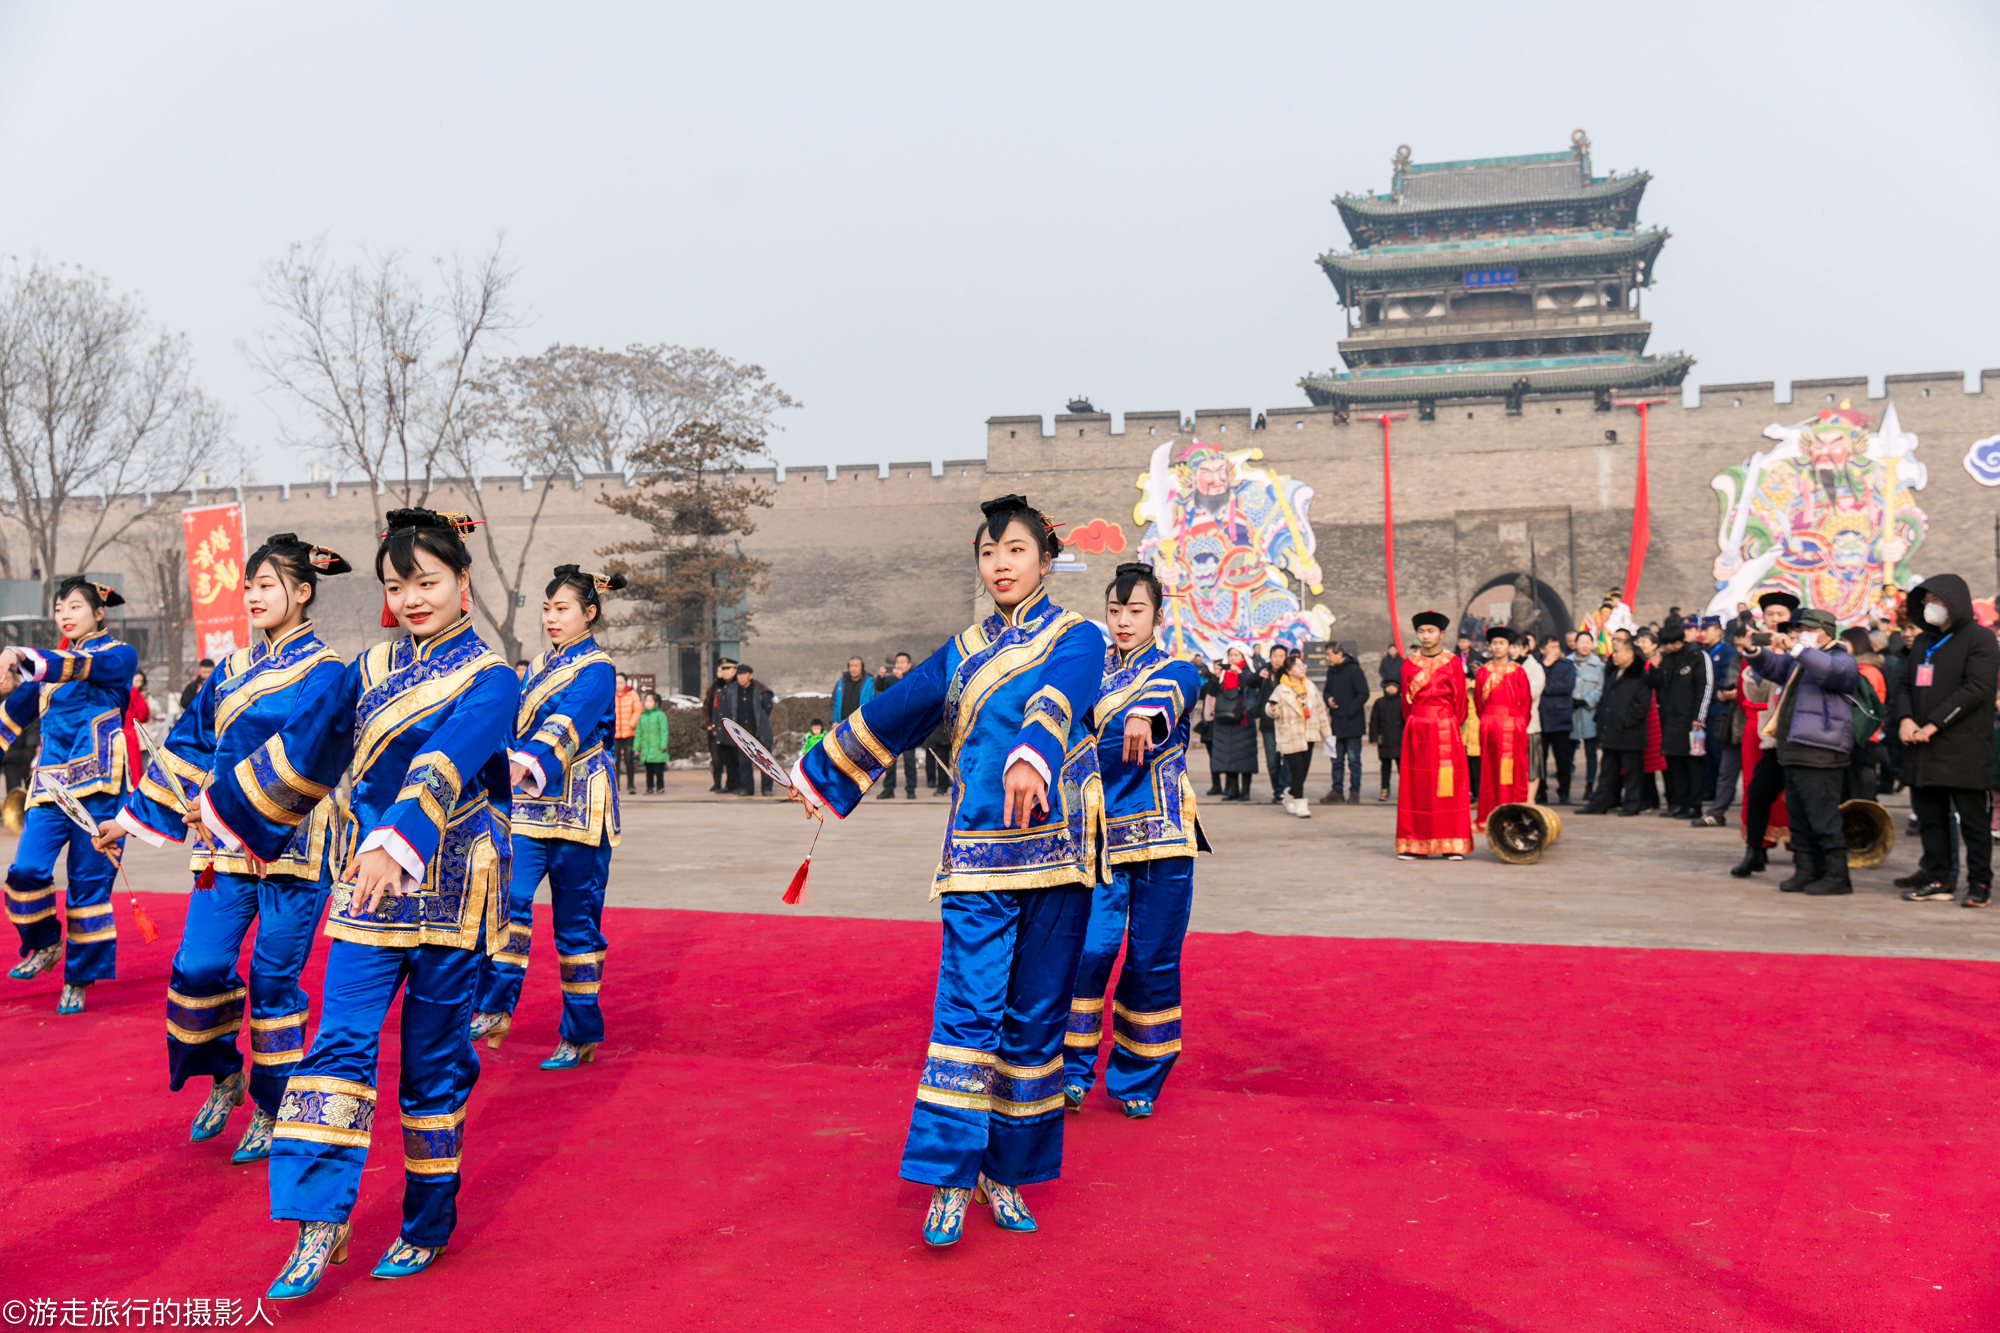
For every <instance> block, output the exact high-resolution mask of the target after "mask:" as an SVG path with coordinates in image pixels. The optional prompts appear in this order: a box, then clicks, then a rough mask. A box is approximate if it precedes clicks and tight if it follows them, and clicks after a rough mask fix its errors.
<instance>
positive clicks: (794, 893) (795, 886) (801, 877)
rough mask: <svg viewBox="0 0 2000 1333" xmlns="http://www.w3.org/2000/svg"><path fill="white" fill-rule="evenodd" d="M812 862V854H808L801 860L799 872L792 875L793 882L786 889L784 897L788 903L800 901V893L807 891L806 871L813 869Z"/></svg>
mask: <svg viewBox="0 0 2000 1333" xmlns="http://www.w3.org/2000/svg"><path fill="white" fill-rule="evenodd" d="M812 863H813V859H812V858H811V857H810V856H808V857H807V858H806V859H805V860H803V861H801V862H799V869H798V873H797V874H795V875H793V876H792V882H791V884H790V886H789V887H787V888H786V889H785V896H784V899H783V901H784V902H787V903H797V902H798V900H799V895H800V894H801V893H803V892H805V887H806V872H807V871H809V870H811V869H812Z"/></svg>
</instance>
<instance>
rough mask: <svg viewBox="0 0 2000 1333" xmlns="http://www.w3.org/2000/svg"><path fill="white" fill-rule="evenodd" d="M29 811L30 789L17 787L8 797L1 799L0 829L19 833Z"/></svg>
mask: <svg viewBox="0 0 2000 1333" xmlns="http://www.w3.org/2000/svg"><path fill="white" fill-rule="evenodd" d="M27 813H28V789H27V788H26V787H16V788H14V790H12V791H10V792H8V793H7V799H6V800H4V801H0V829H5V830H6V831H7V832H9V833H19V832H20V831H21V825H22V823H23V822H24V821H25V820H26V818H27Z"/></svg>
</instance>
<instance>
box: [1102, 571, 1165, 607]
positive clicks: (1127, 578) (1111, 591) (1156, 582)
mask: <svg viewBox="0 0 2000 1333" xmlns="http://www.w3.org/2000/svg"><path fill="white" fill-rule="evenodd" d="M1141 584H1144V585H1145V586H1146V587H1148V588H1150V589H1152V592H1153V611H1154V613H1155V614H1156V615H1158V614H1161V613H1163V612H1164V611H1165V610H1166V605H1167V598H1166V594H1165V593H1164V592H1162V591H1161V590H1160V576H1159V575H1158V574H1155V573H1154V572H1153V567H1152V566H1151V565H1146V564H1137V563H1134V564H1129V565H1120V566H1118V573H1117V574H1116V575H1115V576H1114V577H1113V578H1112V580H1111V582H1109V583H1107V584H1105V585H1104V596H1105V599H1106V600H1107V601H1113V602H1126V603H1129V602H1130V601H1131V600H1132V590H1133V589H1134V588H1136V587H1138V586H1140V585H1141Z"/></svg>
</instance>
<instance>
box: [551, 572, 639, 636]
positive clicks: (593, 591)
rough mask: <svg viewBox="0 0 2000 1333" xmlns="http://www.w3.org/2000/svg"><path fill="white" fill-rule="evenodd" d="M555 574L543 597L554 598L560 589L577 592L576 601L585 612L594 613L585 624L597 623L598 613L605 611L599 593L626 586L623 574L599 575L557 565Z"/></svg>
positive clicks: (588, 616) (613, 590) (614, 590)
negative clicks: (598, 596)
mask: <svg viewBox="0 0 2000 1333" xmlns="http://www.w3.org/2000/svg"><path fill="white" fill-rule="evenodd" d="M555 573H556V576H555V577H554V578H552V579H550V580H549V586H548V587H546V588H544V589H543V590H542V596H544V597H553V596H555V595H556V589H558V588H568V589H570V590H571V591H573V592H575V593H576V600H577V601H578V602H579V603H580V604H581V605H582V606H583V607H584V609H585V610H587V611H590V612H592V613H593V614H591V615H587V616H585V617H584V623H585V624H591V623H593V622H595V621H596V619H597V614H596V613H599V612H602V611H603V610H604V603H603V602H601V601H599V600H598V598H597V594H598V593H599V592H617V591H618V590H619V589H620V588H623V587H624V586H625V576H624V575H623V574H597V573H593V572H592V571H590V570H588V569H579V568H577V567H576V566H575V565H557V566H556V570H555Z"/></svg>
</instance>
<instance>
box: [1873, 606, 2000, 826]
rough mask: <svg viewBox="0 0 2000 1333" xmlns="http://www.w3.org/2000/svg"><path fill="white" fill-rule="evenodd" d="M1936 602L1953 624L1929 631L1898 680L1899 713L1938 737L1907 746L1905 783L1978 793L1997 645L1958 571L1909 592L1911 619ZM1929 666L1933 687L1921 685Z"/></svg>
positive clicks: (1988, 744)
mask: <svg viewBox="0 0 2000 1333" xmlns="http://www.w3.org/2000/svg"><path fill="white" fill-rule="evenodd" d="M1933 598H1935V599H1936V600H1938V601H1940V602H1942V603H1944V605H1945V609H1946V610H1948V611H1950V612H1951V624H1950V626H1949V627H1948V628H1946V629H1937V628H1935V627H1934V626H1931V625H1929V624H1924V632H1923V633H1922V634H1921V635H1919V636H1918V637H1917V641H1916V644H1915V645H1914V646H1913V649H1912V651H1911V653H1910V657H1909V660H1908V662H1907V663H1905V664H1904V667H1903V674H1902V679H1901V680H1899V681H1898V682H1897V683H1896V701H1897V706H1898V708H1899V710H1900V712H1901V715H1902V716H1906V717H1908V718H1909V719H1910V721H1912V722H1914V723H1916V724H1917V725H1918V726H1919V727H1922V726H1931V725H1934V726H1936V727H1937V734H1936V735H1934V736H1932V737H1931V738H1930V739H1929V740H1928V741H1925V742H1923V743H1922V744H1921V745H1905V746H1903V770H1902V774H1903V781H1905V782H1907V783H1908V784H1909V785H1910V786H1912V787H1959V788H1972V789H1978V788H1982V787H1985V786H1986V785H1987V784H1988V783H1990V782H1991V781H1992V773H1993V689H1994V678H1995V676H1996V675H1997V674H2000V643H1996V642H1995V640H1994V637H1993V631H1992V630H1990V629H1987V628H1986V627H1985V626H1984V625H1981V624H1980V623H1979V622H1978V621H1977V620H1975V619H1973V615H1972V593H1971V591H1970V590H1969V589H1967V588H1966V586H1965V580H1964V579H1962V578H1960V577H1959V576H1958V575H1956V574H1934V575H1932V576H1931V577H1930V578H1927V579H1925V580H1924V581H1923V582H1922V583H1919V584H1918V585H1917V586H1916V587H1914V588H1912V589H1910V596H1909V602H1908V606H1909V611H1910V615H1911V618H1912V619H1915V620H1917V621H1918V622H1919V623H1922V622H1923V604H1924V603H1925V602H1928V601H1930V600H1931V599H1933ZM1926 662H1928V663H1929V664H1930V668H1931V683H1930V684H1929V685H1919V684H1917V676H1918V674H1919V673H1920V672H1921V671H1922V670H1923V668H1924V664H1925V663H1926Z"/></svg>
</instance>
